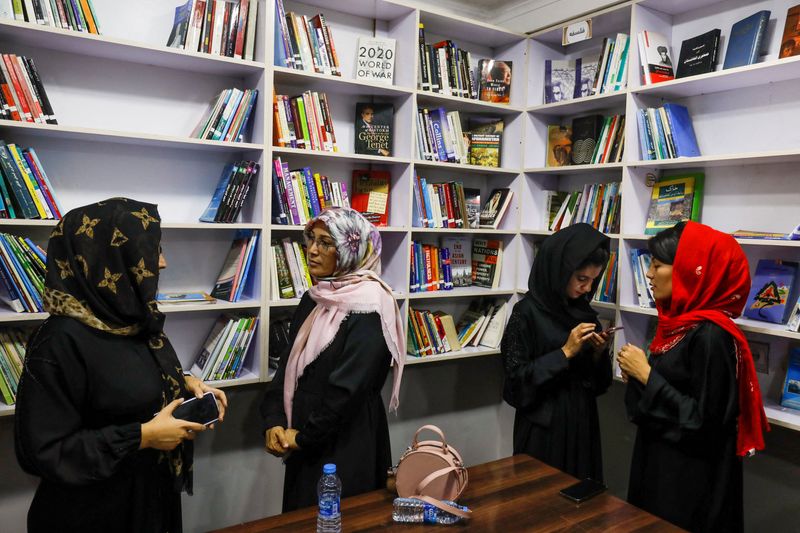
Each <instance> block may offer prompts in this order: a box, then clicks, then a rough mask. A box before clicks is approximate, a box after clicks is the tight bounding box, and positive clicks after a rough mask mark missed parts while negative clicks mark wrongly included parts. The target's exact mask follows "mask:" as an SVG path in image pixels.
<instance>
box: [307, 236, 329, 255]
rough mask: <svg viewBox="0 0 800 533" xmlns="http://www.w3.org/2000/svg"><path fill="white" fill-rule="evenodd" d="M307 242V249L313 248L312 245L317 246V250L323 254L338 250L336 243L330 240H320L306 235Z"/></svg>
mask: <svg viewBox="0 0 800 533" xmlns="http://www.w3.org/2000/svg"><path fill="white" fill-rule="evenodd" d="M305 240H306V247H307V248H311V245H312V244H316V245H317V250H318V251H320V252H322V253H328V252H330V251H331V250H333V249H336V243H334V242H333V241H331V240H328V239H325V240H323V239H320V238H312V237H309V236H307V235H306V236H305Z"/></svg>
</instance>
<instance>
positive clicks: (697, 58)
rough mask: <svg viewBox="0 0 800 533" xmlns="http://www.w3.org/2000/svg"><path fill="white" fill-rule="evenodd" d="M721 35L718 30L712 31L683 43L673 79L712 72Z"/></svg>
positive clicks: (715, 63)
mask: <svg viewBox="0 0 800 533" xmlns="http://www.w3.org/2000/svg"><path fill="white" fill-rule="evenodd" d="M721 33H722V32H721V31H720V30H719V29H714V30H711V31H708V32H706V33H704V34H702V35H698V36H697V37H692V38H691V39H686V40H685V41H683V43H681V53H680V56H679V57H678V69H677V71H676V73H675V77H676V78H688V77H689V76H697V75H698V74H706V73H708V72H713V71H714V67H716V65H717V51H718V50H719V38H720V35H721Z"/></svg>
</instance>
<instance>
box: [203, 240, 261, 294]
mask: <svg viewBox="0 0 800 533" xmlns="http://www.w3.org/2000/svg"><path fill="white" fill-rule="evenodd" d="M259 236H260V231H259V230H253V229H240V230H237V231H236V235H235V236H234V239H233V243H231V248H230V250H229V251H228V255H227V256H226V257H225V261H224V262H223V263H222V268H221V269H220V273H219V277H218V278H217V282H216V283H215V284H214V289H213V290H212V291H211V296H213V297H214V298H219V299H220V300H227V301H229V302H238V301H239V300H240V299H241V297H242V292H243V291H244V288H245V287H246V286H247V282H248V281H249V279H250V276H251V273H252V272H255V267H253V262H254V261H253V258H254V257H255V255H256V250H257V245H258V239H259Z"/></svg>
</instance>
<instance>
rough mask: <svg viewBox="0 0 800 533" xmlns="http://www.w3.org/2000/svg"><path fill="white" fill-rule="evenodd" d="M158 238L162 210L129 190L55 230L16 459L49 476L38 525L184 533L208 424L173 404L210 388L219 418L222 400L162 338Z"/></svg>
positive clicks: (32, 522) (32, 514)
mask: <svg viewBox="0 0 800 533" xmlns="http://www.w3.org/2000/svg"><path fill="white" fill-rule="evenodd" d="M160 244H161V220H160V218H159V216H158V211H157V207H156V206H155V205H152V204H144V203H140V202H136V201H133V200H128V199H126V198H114V199H110V200H106V201H104V202H98V203H96V204H91V205H87V206H84V207H79V208H76V209H74V210H72V211H70V212H69V213H67V214H66V215H65V216H64V218H63V219H62V220H61V221H60V222H59V223H58V225H57V226H56V228H55V230H54V231H53V233H52V234H51V236H50V242H49V244H48V248H47V278H46V280H45V290H44V295H43V296H44V298H43V299H44V306H45V310H46V311H47V312H49V313H50V318H48V319H47V320H46V321H45V322H44V323H43V324H42V325H41V326H40V327H39V328H38V329H37V331H36V332H35V333H34V334H33V336H32V337H31V339H30V341H29V343H28V349H27V353H26V357H25V365H24V369H23V373H22V377H21V379H20V383H19V390H18V396H17V408H16V420H15V423H16V427H15V444H16V452H17V459H18V461H19V463H20V465H21V466H22V468H23V469H24V470H25V471H26V472H28V473H30V474H33V475H35V476H38V477H40V478H41V479H42V480H41V483H40V484H39V488H38V489H37V491H36V495H35V496H34V499H33V503H31V507H30V510H29V511H28V531H29V532H30V533H36V532H53V531H64V532H71V531H76V532H77V531H80V532H82V533H85V532H94V531H103V532H111V531H114V532H132V533H133V532H136V533H162V532H169V533H176V532H180V531H181V507H180V493H181V491H182V490H186V491H187V492H191V488H192V446H191V445H192V442H191V439H192V438H193V436H194V434H195V433H194V432H199V431H203V429H205V428H204V426H202V425H200V424H194V423H191V422H187V421H184V420H177V419H175V418H173V417H172V411H173V410H174V409H175V407H177V406H178V405H179V404H180V403H181V401H182V400H183V398H187V397H189V396H190V395H192V394H194V395H195V396H200V395H202V393H203V392H205V391H212V392H214V394H215V396H216V397H217V399H218V400H219V403H220V404H221V405H220V406H221V409H220V411H221V415H223V414H224V407H225V405H226V400H225V395H224V393H222V391H219V390H217V389H212V388H210V387H208V386H206V385H205V384H203V383H202V382H200V381H199V380H197V379H195V378H191V377H184V375H183V371H182V369H181V364H180V362H179V361H178V357H177V355H176V354H175V350H174V349H173V348H172V345H171V344H170V342H169V340H168V339H167V337H166V336H165V335H164V332H163V326H164V315H163V314H162V313H161V312H159V311H158V307H157V305H156V302H155V296H156V291H157V289H158V272H159V269H160V268H164V267H165V266H166V261H165V260H164V258H163V256H162V255H161V247H160ZM154 413H158V414H157V415H156V416H155V418H154V417H153V414H154ZM220 419H222V416H220Z"/></svg>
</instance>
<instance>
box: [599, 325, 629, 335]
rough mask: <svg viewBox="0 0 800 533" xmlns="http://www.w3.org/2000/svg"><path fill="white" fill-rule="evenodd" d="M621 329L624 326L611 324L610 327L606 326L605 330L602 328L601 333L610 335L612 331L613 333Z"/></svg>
mask: <svg viewBox="0 0 800 533" xmlns="http://www.w3.org/2000/svg"><path fill="white" fill-rule="evenodd" d="M621 329H625V326H613V327H610V328H608V329H606V330H603V333H605V334H607V335H611V334H612V333H614V332H616V331H619V330H621Z"/></svg>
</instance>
